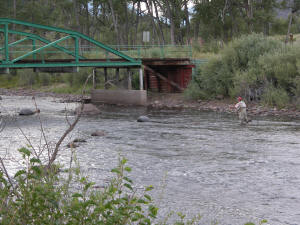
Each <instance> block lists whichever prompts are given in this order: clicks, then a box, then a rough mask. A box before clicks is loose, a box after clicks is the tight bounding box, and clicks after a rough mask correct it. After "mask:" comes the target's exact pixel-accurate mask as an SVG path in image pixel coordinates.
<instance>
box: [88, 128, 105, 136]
mask: <svg viewBox="0 0 300 225" xmlns="http://www.w3.org/2000/svg"><path fill="white" fill-rule="evenodd" d="M91 135H92V136H98V137H101V136H105V132H104V131H102V130H96V131H94V132H93V133H92V134H91Z"/></svg>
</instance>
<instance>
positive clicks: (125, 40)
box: [123, 1, 129, 45]
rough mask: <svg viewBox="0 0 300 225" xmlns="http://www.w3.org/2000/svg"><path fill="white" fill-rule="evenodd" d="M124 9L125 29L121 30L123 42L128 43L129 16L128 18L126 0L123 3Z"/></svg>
mask: <svg viewBox="0 0 300 225" xmlns="http://www.w3.org/2000/svg"><path fill="white" fill-rule="evenodd" d="M123 4H124V5H123V7H124V11H125V24H124V26H125V29H124V32H123V40H124V42H123V44H124V45H128V35H129V18H128V8H127V1H124V3H123Z"/></svg>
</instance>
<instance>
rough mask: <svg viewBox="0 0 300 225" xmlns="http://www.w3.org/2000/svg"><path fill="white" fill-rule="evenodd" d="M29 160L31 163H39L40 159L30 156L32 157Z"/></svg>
mask: <svg viewBox="0 0 300 225" xmlns="http://www.w3.org/2000/svg"><path fill="white" fill-rule="evenodd" d="M30 162H31V163H41V160H40V159H37V158H32V159H30Z"/></svg>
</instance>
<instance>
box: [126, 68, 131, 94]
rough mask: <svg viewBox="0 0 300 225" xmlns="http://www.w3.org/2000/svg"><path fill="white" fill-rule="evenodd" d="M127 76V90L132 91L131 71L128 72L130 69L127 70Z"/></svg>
mask: <svg viewBox="0 0 300 225" xmlns="http://www.w3.org/2000/svg"><path fill="white" fill-rule="evenodd" d="M127 76H128V90H132V84H131V71H130V68H127Z"/></svg>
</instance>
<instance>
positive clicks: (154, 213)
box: [149, 205, 158, 217]
mask: <svg viewBox="0 0 300 225" xmlns="http://www.w3.org/2000/svg"><path fill="white" fill-rule="evenodd" d="M149 210H150V212H151V214H152V217H156V215H157V212H158V208H157V207H155V206H154V205H150V206H149Z"/></svg>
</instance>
